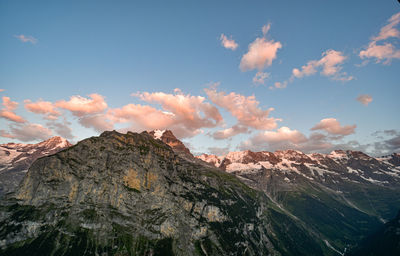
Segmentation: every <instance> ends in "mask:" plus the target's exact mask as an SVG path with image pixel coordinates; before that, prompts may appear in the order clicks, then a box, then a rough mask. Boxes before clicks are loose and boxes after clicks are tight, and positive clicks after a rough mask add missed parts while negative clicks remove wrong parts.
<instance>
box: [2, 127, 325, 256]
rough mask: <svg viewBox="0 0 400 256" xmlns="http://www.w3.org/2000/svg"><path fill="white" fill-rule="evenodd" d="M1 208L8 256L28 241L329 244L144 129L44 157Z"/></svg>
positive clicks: (98, 249) (130, 250)
mask: <svg viewBox="0 0 400 256" xmlns="http://www.w3.org/2000/svg"><path fill="white" fill-rule="evenodd" d="M0 213H1V214H0V223H1V228H0V248H1V250H2V251H0V253H3V254H6V255H13V254H14V255H20V254H21V253H23V252H26V251H27V250H29V249H32V250H31V251H32V253H33V254H32V255H35V253H37V254H36V255H48V254H49V252H52V253H53V252H56V253H57V254H64V255H103V254H106V255H321V254H322V252H323V250H324V248H323V246H324V245H323V244H322V243H321V242H320V241H319V240H318V239H317V238H315V237H312V236H313V235H312V234H311V233H309V232H308V231H307V230H306V229H304V227H303V225H302V224H301V223H299V222H298V221H297V220H295V219H294V218H292V217H290V216H287V215H286V214H285V213H284V212H283V211H282V210H280V209H279V207H278V206H276V205H275V204H274V203H273V202H272V201H271V200H269V199H268V198H267V197H266V196H265V195H264V194H263V193H262V192H258V191H256V190H253V189H251V188H249V187H248V186H246V185H245V184H244V183H242V182H241V181H240V180H239V179H237V178H236V177H235V176H234V175H231V174H228V173H226V172H224V171H222V170H219V169H217V168H211V167H209V166H208V165H206V164H204V163H203V162H201V163H195V162H192V161H188V160H186V159H185V158H184V157H181V156H180V155H179V154H178V153H176V152H175V151H174V150H173V149H172V148H171V147H170V146H169V145H167V144H165V143H163V142H162V140H158V139H154V138H153V136H152V135H149V134H148V133H147V132H144V133H142V134H137V133H130V132H128V133H127V134H121V133H118V132H115V131H114V132H104V133H103V134H101V135H100V136H99V137H92V138H89V139H86V140H83V141H81V142H79V143H78V144H76V145H74V146H72V147H69V148H68V149H66V150H63V151H61V152H59V153H57V154H55V155H51V156H47V157H43V158H40V159H38V160H37V161H36V162H35V163H33V164H32V166H31V167H30V169H29V171H28V172H27V174H26V176H25V178H24V179H23V181H22V183H21V184H20V187H19V189H18V190H17V191H16V193H15V195H14V196H13V197H10V198H7V200H5V201H4V203H3V206H2V208H1V211H0ZM278 234H283V235H282V236H278ZM300 239H301V241H302V242H301V243H297V242H296V241H299V240H300ZM302 247H305V248H304V249H301V248H302ZM299 252H301V253H299Z"/></svg>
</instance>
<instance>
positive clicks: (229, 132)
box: [211, 125, 249, 140]
mask: <svg viewBox="0 0 400 256" xmlns="http://www.w3.org/2000/svg"><path fill="white" fill-rule="evenodd" d="M248 131H249V129H248V128H247V127H245V126H241V125H234V126H232V127H230V128H227V129H224V130H220V131H216V132H214V133H213V134H212V135H211V136H212V137H213V138H214V139H216V140H224V139H228V138H231V137H233V136H235V135H238V134H240V133H247V132H248Z"/></svg>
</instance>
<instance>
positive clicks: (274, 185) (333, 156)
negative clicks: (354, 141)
mask: <svg viewBox="0 0 400 256" xmlns="http://www.w3.org/2000/svg"><path fill="white" fill-rule="evenodd" d="M198 158H199V159H201V160H203V161H206V162H208V163H210V164H213V165H214V166H216V167H218V168H220V169H222V170H224V171H226V172H229V173H233V174H235V175H236V176H237V177H239V178H240V179H241V180H242V181H243V182H245V183H246V184H248V185H249V186H250V187H252V188H255V189H258V190H261V191H264V192H265V194H266V195H267V196H268V197H269V198H270V199H271V200H273V201H274V202H276V203H277V204H278V205H280V206H281V207H282V209H284V210H285V211H287V212H288V213H289V214H292V215H293V216H295V217H296V218H298V219H299V220H301V221H302V222H303V223H304V224H305V225H306V226H307V227H308V228H309V230H310V231H311V232H315V233H317V234H319V235H320V236H321V237H322V239H323V240H325V241H326V243H327V245H328V244H329V245H330V246H332V247H333V248H334V249H335V250H337V251H338V253H340V254H341V253H343V252H344V251H345V250H346V248H348V247H349V245H354V244H355V243H357V242H358V241H359V240H360V239H362V238H363V237H365V236H366V235H367V234H369V233H371V232H373V231H374V230H376V229H377V228H378V227H380V226H381V225H382V223H384V222H386V221H387V220H390V219H392V218H393V216H395V214H396V213H397V211H398V210H399V209H400V197H399V196H398V195H399V194H400V161H399V159H400V154H398V153H397V154H392V155H390V156H386V157H382V158H373V157H370V156H368V155H366V154H364V153H362V152H358V151H343V150H336V151H333V152H332V153H330V154H304V153H302V152H300V151H295V150H285V151H276V152H267V151H263V152H252V151H242V152H230V153H228V154H227V155H224V156H215V155H205V154H204V155H201V156H198Z"/></svg>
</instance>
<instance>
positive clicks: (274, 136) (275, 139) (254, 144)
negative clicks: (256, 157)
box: [239, 127, 332, 152]
mask: <svg viewBox="0 0 400 256" xmlns="http://www.w3.org/2000/svg"><path fill="white" fill-rule="evenodd" d="M331 147H332V144H331V143H330V142H328V141H327V136H326V135H323V134H319V133H313V134H311V135H310V137H309V138H307V137H306V136H305V135H304V134H302V133H301V132H299V131H297V130H292V129H290V128H289V127H281V128H279V129H278V130H276V131H264V132H260V133H258V134H256V135H255V136H252V137H251V138H250V139H248V140H246V141H243V142H242V143H241V144H240V145H239V149H241V150H248V149H250V150H254V151H264V150H270V151H275V150H285V149H294V150H301V151H305V152H312V151H315V150H323V149H328V148H331Z"/></svg>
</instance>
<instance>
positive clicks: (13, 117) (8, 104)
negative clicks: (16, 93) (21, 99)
mask: <svg viewBox="0 0 400 256" xmlns="http://www.w3.org/2000/svg"><path fill="white" fill-rule="evenodd" d="M2 99H3V103H2V105H3V106H4V107H3V108H2V109H0V118H4V119H7V120H9V121H12V122H15V123H25V122H26V120H25V119H23V118H22V117H21V116H18V115H17V114H15V112H14V110H15V109H16V108H17V107H18V102H15V101H11V99H10V98H9V97H5V96H3V97H2Z"/></svg>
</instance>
